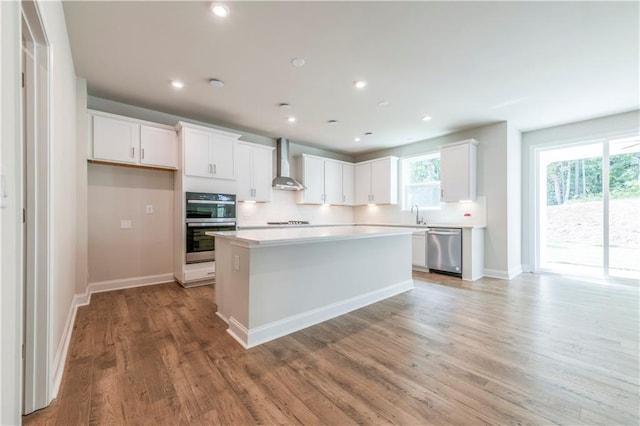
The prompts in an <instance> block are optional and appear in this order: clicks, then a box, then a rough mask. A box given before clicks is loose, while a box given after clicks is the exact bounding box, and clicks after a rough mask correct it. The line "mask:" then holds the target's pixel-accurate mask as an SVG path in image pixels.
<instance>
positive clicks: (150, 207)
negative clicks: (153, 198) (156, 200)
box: [146, 204, 153, 214]
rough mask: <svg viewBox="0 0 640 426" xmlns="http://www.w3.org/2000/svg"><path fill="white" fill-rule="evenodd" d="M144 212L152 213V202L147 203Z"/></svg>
mask: <svg viewBox="0 0 640 426" xmlns="http://www.w3.org/2000/svg"><path fill="white" fill-rule="evenodd" d="M146 212H147V214H152V213H153V204H147V208H146Z"/></svg>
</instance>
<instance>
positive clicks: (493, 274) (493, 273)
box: [484, 268, 509, 280]
mask: <svg viewBox="0 0 640 426" xmlns="http://www.w3.org/2000/svg"><path fill="white" fill-rule="evenodd" d="M484 276H485V277H489V278H498V279H500V280H508V279H509V273H508V272H507V271H503V270H501V269H487V268H485V269H484Z"/></svg>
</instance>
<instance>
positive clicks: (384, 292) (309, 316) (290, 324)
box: [227, 280, 414, 349]
mask: <svg viewBox="0 0 640 426" xmlns="http://www.w3.org/2000/svg"><path fill="white" fill-rule="evenodd" d="M413 288H414V284H413V280H407V281H402V282H400V283H396V284H392V285H390V286H388V287H385V288H382V289H380V290H375V291H372V292H369V293H366V294H363V295H360V296H356V297H353V298H351V299H347V300H342V301H339V302H336V303H332V304H330V305H327V306H322V307H320V308H317V309H313V310H311V311H308V312H303V313H300V314H297V315H293V316H290V317H288V318H284V319H281V320H279V321H274V322H272V323H269V324H265V325H261V326H259V327H255V328H252V329H247V328H246V327H245V326H244V325H243V324H241V323H239V322H238V321H237V320H236V319H235V318H233V317H230V318H229V328H228V329H227V332H228V333H229V334H230V335H231V336H232V337H233V338H234V339H235V340H237V341H238V343H240V344H241V345H242V347H244V348H245V349H248V348H252V347H254V346H258V345H261V344H263V343H266V342H269V341H271V340H274V339H277V338H278V337H283V336H286V335H288V334H291V333H293V332H295V331H298V330H302V329H303V328H307V327H310V326H312V325H315V324H319V323H321V322H323V321H327V320H330V319H331V318H335V317H337V316H339V315H343V314H346V313H348V312H351V311H354V310H356V309H360V308H362V307H365V306H367V305H371V304H372V303H376V302H379V301H381V300H384V299H387V298H389V297H392V296H395V295H397V294H400V293H404V292H405V291H408V290H411V289H413Z"/></svg>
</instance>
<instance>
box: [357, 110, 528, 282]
mask: <svg viewBox="0 0 640 426" xmlns="http://www.w3.org/2000/svg"><path fill="white" fill-rule="evenodd" d="M471 138H473V139H476V140H478V141H479V142H480V144H479V145H478V172H477V173H478V194H479V195H482V196H484V197H485V198H486V199H485V200H484V202H485V203H486V225H487V228H486V230H485V240H484V253H485V261H484V267H485V274H486V275H491V276H497V277H501V278H507V277H509V275H510V271H509V262H508V259H509V237H508V234H509V229H508V215H509V209H508V202H517V203H518V204H520V200H519V199H517V200H515V199H514V200H509V197H508V191H507V180H508V179H507V176H508V170H507V169H508V160H507V156H508V154H507V153H508V149H507V148H508V147H507V144H508V132H507V123H506V122H500V123H496V124H491V125H488V126H483V127H478V128H475V129H470V130H466V131H462V132H456V133H452V134H449V135H445V136H441V137H438V138H434V139H429V140H425V141H420V142H415V143H412V144H409V145H405V146H401V147H397V148H391V149H385V150H381V151H376V152H369V153H366V154H363V155H359V156H356V158H355V160H356V161H365V160H370V159H372V158H378V157H383V156H387V155H395V156H398V157H408V156H412V155H418V154H422V153H426V152H434V151H437V150H438V148H439V147H440V146H441V145H444V144H447V143H451V142H457V141H461V140H465V139H471ZM512 152H515V151H512ZM393 209H395V210H396V213H395V214H393V215H390V214H389V210H393ZM476 209H478V211H481V210H480V209H481V207H476ZM399 210H400V206H395V207H392V206H390V207H383V208H379V211H380V212H383V214H379V215H376V214H371V212H370V211H369V210H367V208H366V207H360V208H357V209H356V213H355V217H354V219H355V220H356V222H358V221H361V220H362V218H366V222H372V221H377V219H379V220H380V221H382V223H385V221H388V222H390V221H391V220H390V218H394V217H402V218H405V219H404V220H406V218H407V217H408V216H407V214H406V213H402V212H400V211H399ZM456 214H459V213H456ZM432 215H433V214H432ZM427 218H429V216H428V214H427ZM513 232H516V231H515V230H514V231H513ZM517 233H519V231H517ZM514 238H517V237H514ZM514 258H515V257H514Z"/></svg>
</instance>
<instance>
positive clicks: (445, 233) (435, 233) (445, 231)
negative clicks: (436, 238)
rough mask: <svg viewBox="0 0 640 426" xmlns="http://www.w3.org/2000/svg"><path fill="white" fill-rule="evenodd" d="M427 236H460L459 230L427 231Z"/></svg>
mask: <svg viewBox="0 0 640 426" xmlns="http://www.w3.org/2000/svg"><path fill="white" fill-rule="evenodd" d="M427 234H431V235H460V230H459V229H442V230H441V229H429V230H428V231H427Z"/></svg>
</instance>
